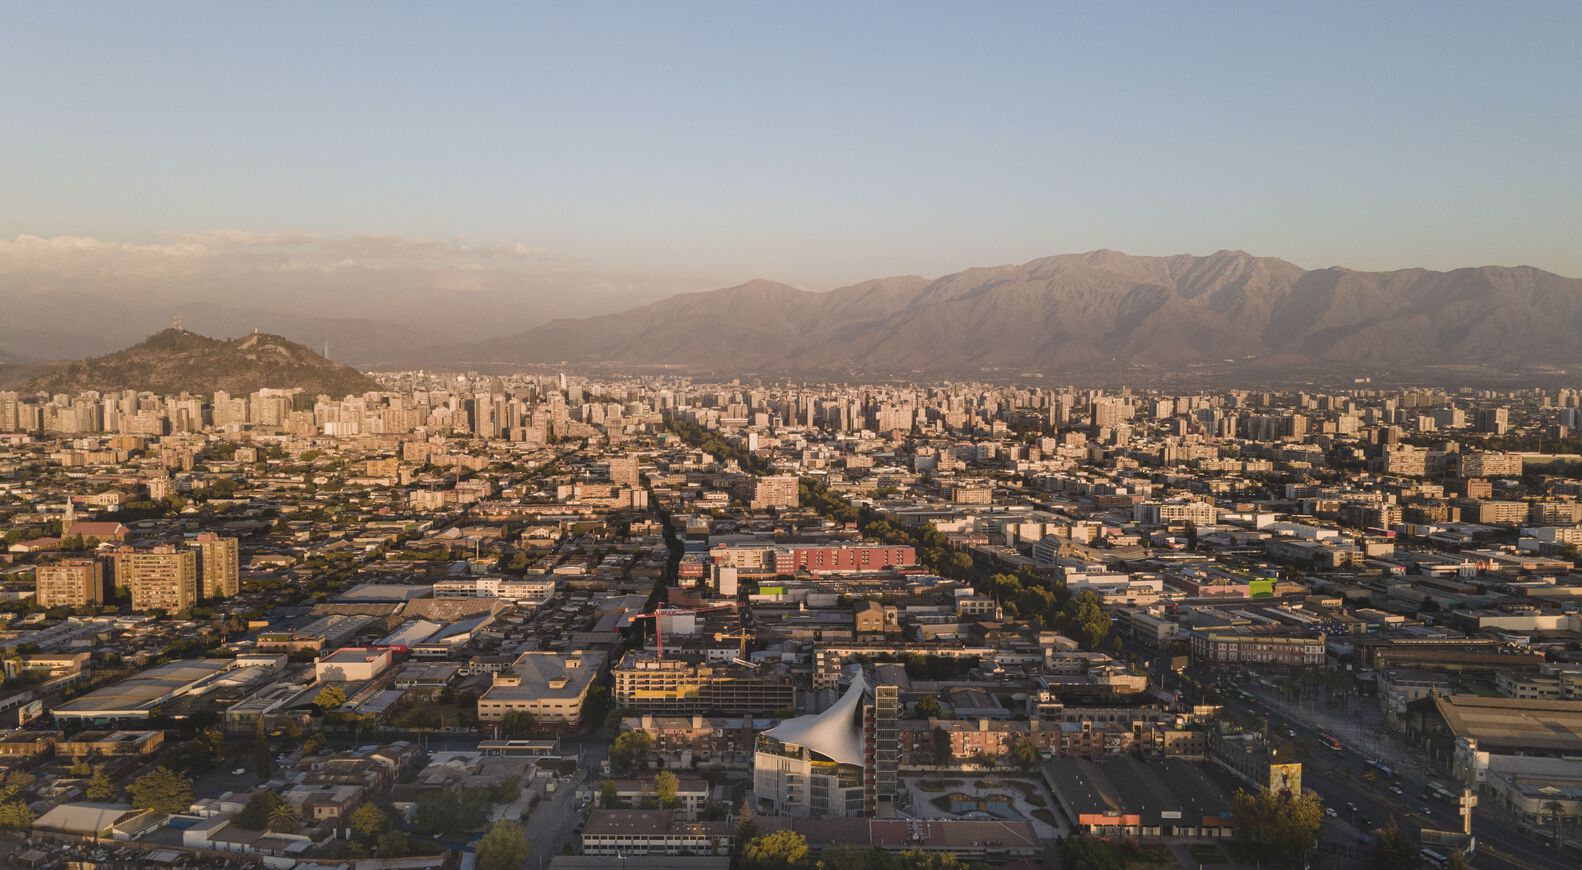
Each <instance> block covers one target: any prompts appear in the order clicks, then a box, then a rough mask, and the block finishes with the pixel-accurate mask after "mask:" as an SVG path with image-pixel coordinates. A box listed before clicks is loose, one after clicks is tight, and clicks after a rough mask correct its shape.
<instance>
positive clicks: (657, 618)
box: [632, 601, 745, 658]
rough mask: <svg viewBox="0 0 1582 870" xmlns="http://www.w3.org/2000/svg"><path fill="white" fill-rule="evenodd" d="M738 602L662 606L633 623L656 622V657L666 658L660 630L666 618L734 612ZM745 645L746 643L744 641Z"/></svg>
mask: <svg viewBox="0 0 1582 870" xmlns="http://www.w3.org/2000/svg"><path fill="white" fill-rule="evenodd" d="M735 608H736V602H734V601H727V602H723V603H720V604H711V605H709V606H707V607H665V606H664V605H660V606H659V607H656V608H654V609H653V610H651V611H649V612H647V613H639V614H637V615H636V616H634V617H632V621H633V622H636V621H638V620H639V619H652V620H653V621H654V655H655V657H657V658H664V657H665V635H664V630H663V629H661V628H660V622H661V620H662V619H663V617H666V616H678V615H680V614H683V613H708V612H710V611H714V610H728V609H729V610H734V609H735ZM743 643H745V641H743Z"/></svg>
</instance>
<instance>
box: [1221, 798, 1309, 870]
mask: <svg viewBox="0 0 1582 870" xmlns="http://www.w3.org/2000/svg"><path fill="white" fill-rule="evenodd" d="M1231 812H1232V813H1233V814H1234V815H1235V817H1236V842H1237V845H1238V847H1239V848H1240V849H1241V850H1242V851H1243V852H1244V853H1245V856H1246V857H1247V858H1251V859H1253V860H1256V861H1263V862H1268V863H1270V864H1278V865H1282V866H1301V864H1302V853H1303V852H1306V851H1307V850H1309V849H1312V848H1313V847H1314V846H1316V845H1318V829H1319V827H1320V826H1321V825H1322V824H1323V823H1324V804H1323V802H1322V801H1320V800H1319V798H1318V795H1317V794H1314V793H1313V792H1304V793H1303V794H1301V795H1292V794H1290V793H1289V792H1272V791H1268V790H1265V789H1259V790H1257V791H1256V792H1249V791H1238V792H1236V794H1235V796H1234V797H1232V798H1231Z"/></svg>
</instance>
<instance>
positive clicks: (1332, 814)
mask: <svg viewBox="0 0 1582 870" xmlns="http://www.w3.org/2000/svg"><path fill="white" fill-rule="evenodd" d="M1324 815H1326V816H1329V817H1330V818H1332V819H1338V818H1340V813H1337V812H1335V808H1334V807H1324Z"/></svg>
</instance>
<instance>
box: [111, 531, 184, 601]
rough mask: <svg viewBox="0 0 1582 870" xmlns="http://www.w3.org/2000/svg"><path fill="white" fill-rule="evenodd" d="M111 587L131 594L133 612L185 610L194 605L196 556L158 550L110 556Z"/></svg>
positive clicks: (170, 548)
mask: <svg viewBox="0 0 1582 870" xmlns="http://www.w3.org/2000/svg"><path fill="white" fill-rule="evenodd" d="M110 558H111V560H112V562H113V564H114V569H113V572H114V574H115V585H116V586H117V587H124V588H126V589H128V590H130V591H131V593H132V609H133V610H167V611H170V612H175V611H178V610H185V609H187V608H189V607H191V606H192V605H194V604H196V603H197V602H198V554H197V551H195V550H180V549H177V548H175V547H170V546H161V547H155V548H154V549H152V550H130V549H129V550H121V551H118V552H116V553H113V554H111V557H110Z"/></svg>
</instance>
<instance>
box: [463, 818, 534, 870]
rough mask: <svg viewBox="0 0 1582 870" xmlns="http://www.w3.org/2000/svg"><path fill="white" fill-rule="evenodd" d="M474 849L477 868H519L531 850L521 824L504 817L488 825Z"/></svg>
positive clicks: (508, 869)
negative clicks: (476, 855)
mask: <svg viewBox="0 0 1582 870" xmlns="http://www.w3.org/2000/svg"><path fill="white" fill-rule="evenodd" d="M476 849H477V853H478V870H521V867H522V865H523V864H525V863H527V856H528V855H529V854H530V853H531V851H532V850H531V849H530V848H529V847H528V844H527V832H526V831H524V830H522V826H521V825H518V824H517V823H515V822H509V821H506V820H504V819H501V820H500V821H498V822H495V823H494V824H493V825H492V826H490V828H489V832H488V833H486V834H484V835H483V837H482V838H481V839H479V840H478V845H477V847H476Z"/></svg>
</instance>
